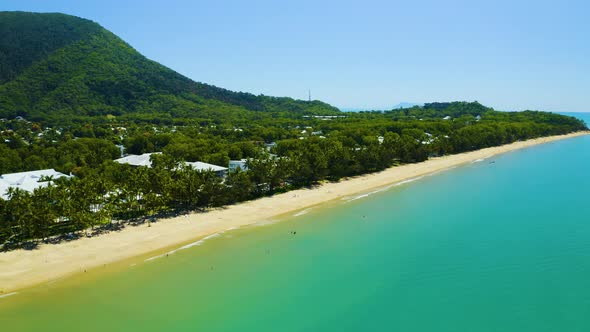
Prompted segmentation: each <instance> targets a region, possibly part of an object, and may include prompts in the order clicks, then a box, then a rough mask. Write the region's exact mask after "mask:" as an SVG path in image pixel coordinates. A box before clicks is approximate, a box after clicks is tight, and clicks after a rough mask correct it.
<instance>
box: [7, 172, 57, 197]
mask: <svg viewBox="0 0 590 332" xmlns="http://www.w3.org/2000/svg"><path fill="white" fill-rule="evenodd" d="M63 177H66V178H69V176H67V175H65V174H63V173H60V172H57V171H56V170H54V169H43V170H39V171H31V172H21V173H11V174H4V175H2V176H0V196H1V197H2V198H3V199H8V195H7V192H8V188H18V189H21V190H25V191H28V192H31V193H32V192H33V191H34V190H35V189H37V188H42V187H47V186H48V185H49V183H50V182H51V181H45V180H46V179H48V178H50V179H53V180H55V179H59V178H63ZM41 180H43V181H41ZM40 181H41V182H40Z"/></svg>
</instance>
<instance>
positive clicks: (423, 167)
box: [0, 132, 589, 297]
mask: <svg viewBox="0 0 590 332" xmlns="http://www.w3.org/2000/svg"><path fill="white" fill-rule="evenodd" d="M587 134H589V132H581V133H574V134H569V135H563V136H553V137H546V138H539V139H533V140H528V141H524V142H517V143H513V144H509V145H504V146H499V147H493V148H487V149H482V150H478V151H473V152H468V153H462V154H457V155H451V156H445V157H440V158H433V159H430V160H428V161H426V162H422V163H417V164H408V165H403V166H398V167H392V168H390V169H387V170H385V171H382V172H379V173H374V174H369V175H364V176H359V177H354V178H350V179H347V180H343V181H340V182H338V183H325V184H322V185H320V186H318V187H316V188H313V189H301V190H295V191H290V192H288V193H284V194H279V195H275V196H272V197H267V198H262V199H258V200H254V201H249V202H245V203H242V204H238V205H233V206H229V207H226V208H222V209H215V210H211V211H209V212H206V213H193V214H190V215H186V216H179V217H175V218H171V219H167V220H160V221H159V222H157V223H153V224H151V227H148V226H147V224H145V225H140V226H137V227H126V228H125V229H123V230H122V231H119V232H111V233H108V234H105V235H102V236H99V237H94V238H82V239H79V240H76V241H71V242H66V243H61V244H57V245H41V246H40V247H39V248H38V249H36V250H31V251H27V250H16V251H12V252H6V253H0V297H1V296H2V295H7V294H10V293H12V292H14V291H17V290H19V289H23V288H27V287H31V286H35V285H39V284H42V283H46V282H50V281H52V280H56V279H59V278H63V277H66V276H69V275H72V274H76V273H80V272H84V271H85V270H88V269H92V268H96V267H101V266H104V265H105V264H107V265H108V264H112V263H115V262H119V261H122V260H126V259H130V258H133V257H138V256H142V255H147V254H150V255H153V256H157V255H159V254H162V253H164V252H167V251H169V250H173V249H175V248H178V247H181V246H183V245H186V244H187V243H190V242H194V241H196V240H198V239H201V238H204V237H206V236H209V235H211V234H215V233H218V232H221V231H225V230H229V229H233V228H237V227H242V226H246V225H251V224H255V223H260V222H264V221H268V220H272V219H275V218H279V217H281V216H284V215H288V214H296V213H297V212H299V211H301V210H305V209H308V208H310V207H312V206H315V205H318V204H322V203H326V202H329V201H333V200H338V199H342V198H345V197H348V196H353V195H359V194H363V193H367V192H371V191H375V190H376V189H379V188H383V187H386V186H390V185H392V184H395V183H399V182H402V181H407V180H410V179H414V178H417V177H420V176H424V175H428V174H431V173H434V172H438V171H442V170H446V169H449V168H453V167H456V166H459V165H462V164H466V163H470V162H473V161H476V160H479V159H486V158H490V157H492V156H494V155H497V154H500V153H505V152H509V151H514V150H518V149H522V148H526V147H530V146H534V145H538V144H543V143H548V142H553V141H557V140H561V139H566V138H571V137H576V136H581V135H587Z"/></svg>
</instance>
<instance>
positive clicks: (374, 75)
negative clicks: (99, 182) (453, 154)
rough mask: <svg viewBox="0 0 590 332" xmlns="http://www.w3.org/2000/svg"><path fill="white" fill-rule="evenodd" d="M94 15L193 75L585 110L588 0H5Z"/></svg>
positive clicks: (348, 97)
mask: <svg viewBox="0 0 590 332" xmlns="http://www.w3.org/2000/svg"><path fill="white" fill-rule="evenodd" d="M0 10H24V11H37V12H63V13H67V14H72V15H76V16H81V17H85V18H88V19H91V20H94V21H96V22H98V23H100V24H101V25H103V26H104V27H105V28H107V29H109V30H111V31H113V32H114V33H115V34H117V35H119V36H120V37H122V38H123V39H125V40H126V41H127V42H128V43H130V44H131V45H132V46H133V47H135V48H136V49H137V50H138V51H140V52H141V53H143V54H144V55H146V56H147V57H149V58H151V59H153V60H156V61H158V62H161V63H162V64H164V65H166V66H168V67H170V68H172V69H174V70H176V71H178V72H180V73H182V74H184V75H186V76H188V77H190V78H192V79H194V80H196V81H201V82H206V83H210V84H214V85H218V86H221V87H225V88H228V89H231V90H237V91H247V92H252V93H255V94H265V95H275V96H290V97H294V98H302V99H307V91H308V89H311V91H312V97H314V99H320V100H323V101H326V102H329V103H331V104H333V105H336V106H339V107H354V108H387V107H391V106H393V105H395V104H397V103H398V102H401V101H410V102H429V101H450V100H466V101H473V100H478V101H479V102H481V103H483V104H486V105H490V106H492V107H495V108H497V109H500V110H523V109H540V110H548V111H572V112H583V111H590V108H588V107H587V105H588V102H587V95H588V94H589V91H590V77H589V76H590V75H589V74H590V39H589V38H590V37H589V36H590V20H589V19H588V18H587V15H588V13H589V12H590V5H589V4H586V3H584V1H567V0H565V1H544V0H536V1H518V0H513V1H504V0H497V1H421V0H414V1H395V0H391V1H373V0H365V1H346V0H340V1H321V0H316V1H309V0H299V1H276V0H275V1H258V0H249V1H224V0H218V1H211V0H209V1H200V0H196V1H188V0H167V1H150V0H143V1H138V0H129V1H127V0H125V1H123V0H118V1H113V0H100V1H94V0H84V1H78V0H70V1H67V0H51V1H46V0H37V1H34V0H2V1H1V2H0Z"/></svg>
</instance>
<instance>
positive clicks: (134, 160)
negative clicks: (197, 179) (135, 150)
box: [115, 152, 227, 172]
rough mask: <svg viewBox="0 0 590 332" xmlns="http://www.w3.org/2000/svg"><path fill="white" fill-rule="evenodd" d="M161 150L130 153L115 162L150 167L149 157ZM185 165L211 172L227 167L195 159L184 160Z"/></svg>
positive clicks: (223, 169)
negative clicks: (191, 160) (137, 153)
mask: <svg viewBox="0 0 590 332" xmlns="http://www.w3.org/2000/svg"><path fill="white" fill-rule="evenodd" d="M159 153H161V152H154V153H144V154H142V155H135V154H130V155H128V156H126V157H123V158H119V159H116V160H115V162H118V163H120V164H129V165H132V166H147V167H152V162H151V161H150V157H151V155H152V154H159ZM184 164H185V165H187V166H191V167H192V168H194V169H196V170H198V171H209V170H211V171H213V172H219V171H225V170H227V168H225V167H221V166H217V165H213V164H207V163H204V162H201V161H195V162H192V163H191V162H185V163H184Z"/></svg>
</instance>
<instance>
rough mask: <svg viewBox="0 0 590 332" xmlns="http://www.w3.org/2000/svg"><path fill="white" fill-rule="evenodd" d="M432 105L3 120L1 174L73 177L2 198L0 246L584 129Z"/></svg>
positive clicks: (524, 115) (542, 118)
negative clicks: (211, 116) (190, 118)
mask: <svg viewBox="0 0 590 332" xmlns="http://www.w3.org/2000/svg"><path fill="white" fill-rule="evenodd" d="M440 104H442V103H437V104H436V105H434V106H429V105H426V106H424V107H414V108H411V109H404V110H392V111H387V112H362V113H352V114H346V115H345V116H343V117H341V118H334V119H331V120H324V119H317V118H313V117H306V118H305V117H300V118H298V119H284V118H278V119H275V120H273V119H272V118H267V119H261V121H259V122H257V123H255V124H251V123H248V122H242V121H241V119H239V118H238V119H233V121H231V122H228V123H225V122H221V123H220V122H214V121H211V120H208V121H199V122H195V123H192V124H190V125H186V126H180V125H179V126H173V127H170V126H153V125H151V124H150V125H146V124H144V123H131V122H127V123H117V124H113V123H110V124H100V123H86V124H80V125H77V126H70V127H65V128H59V129H55V128H54V129H51V130H45V129H43V124H38V123H31V122H28V121H14V120H11V121H6V122H3V123H0V129H2V138H3V139H4V143H0V171H1V172H2V173H6V172H13V171H22V170H27V169H40V168H47V167H53V168H56V169H57V170H59V171H62V172H67V173H70V172H72V173H73V174H74V175H76V176H75V177H73V178H71V179H57V180H54V181H49V182H48V183H50V184H49V185H48V186H47V187H44V188H38V189H36V190H35V191H34V192H32V193H29V192H26V191H22V190H15V189H11V190H10V191H9V193H8V197H7V199H6V200H4V199H0V245H3V247H4V248H6V249H7V248H10V247H14V246H17V245H19V244H21V243H24V242H28V241H35V240H39V239H41V240H43V239H48V238H51V237H54V236H59V235H63V234H71V233H76V232H80V231H85V230H86V231H88V230H89V229H90V230H91V229H93V228H97V229H104V228H109V227H114V226H115V225H118V224H119V223H120V222H128V221H140V222H141V221H143V220H145V219H146V218H156V217H158V216H163V215H174V214H178V213H183V212H188V211H196V210H203V209H207V208H210V207H216V206H223V205H227V204H234V203H238V202H242V201H246V200H250V199H254V198H257V197H262V196H266V195H272V194H274V193H277V192H284V191H288V190H291V189H296V188H301V187H308V186H313V185H315V184H317V183H320V182H322V181H338V180H339V179H341V178H344V177H350V176H355V175H360V174H366V173H370V172H376V171H380V170H383V169H385V168H388V167H391V166H394V165H397V164H401V163H413V162H420V161H424V160H426V159H428V158H430V157H434V156H441V155H446V154H453V153H460V152H464V151H470V150H476V149H481V148H485V147H490V146H497V145H501V144H507V143H511V142H514V141H518V140H524V139H529V138H535V137H541V136H548V135H556V134H565V133H569V132H573V131H578V130H584V129H585V128H586V126H585V124H584V123H582V122H581V121H579V120H576V119H574V118H571V117H565V116H561V115H556V114H550V113H543V112H520V113H503V112H496V111H493V110H491V109H488V108H485V107H483V106H481V105H480V104H477V103H450V104H443V105H442V106H441V105H440ZM441 107H442V108H441ZM447 114H451V115H447ZM39 133H43V135H39ZM269 142H276V145H273V147H272V148H271V150H270V151H269V150H268V149H267V148H266V146H265V145H264V143H269ZM116 144H121V145H122V146H123V147H124V149H125V150H126V151H127V152H129V153H137V154H139V153H145V152H155V151H158V152H163V153H162V154H161V155H153V158H154V160H153V167H152V168H147V167H136V168H134V167H131V166H128V165H120V164H117V163H114V162H113V161H112V160H113V159H115V158H117V157H118V156H119V155H120V150H119V148H118V147H116ZM241 158H247V159H248V160H249V161H248V170H246V171H237V172H230V173H229V174H228V175H227V177H226V178H225V179H222V178H220V177H217V176H216V175H215V174H214V173H211V172H200V171H196V170H193V169H191V168H187V167H185V166H183V163H182V162H183V161H197V160H200V161H206V162H211V163H214V164H218V165H222V166H227V162H228V161H229V160H230V159H241ZM45 180H51V179H45Z"/></svg>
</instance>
